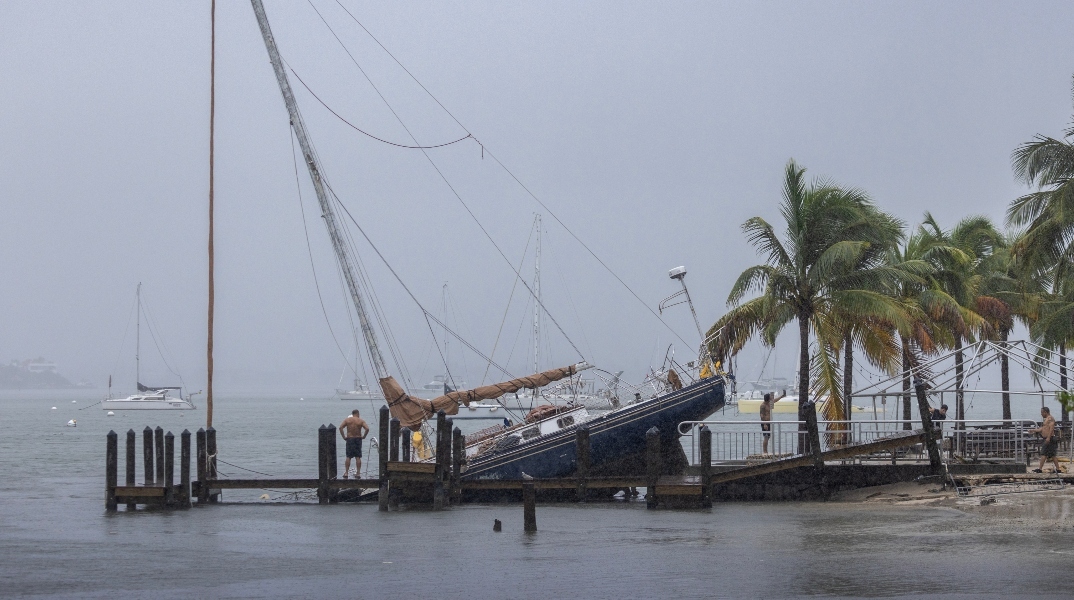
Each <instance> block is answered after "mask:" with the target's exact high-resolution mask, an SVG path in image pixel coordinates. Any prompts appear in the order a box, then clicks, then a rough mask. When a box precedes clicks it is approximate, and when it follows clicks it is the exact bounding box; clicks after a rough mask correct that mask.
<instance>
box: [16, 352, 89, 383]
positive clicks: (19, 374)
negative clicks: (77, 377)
mask: <svg viewBox="0 0 1074 600" xmlns="http://www.w3.org/2000/svg"><path fill="white" fill-rule="evenodd" d="M75 387H80V386H77V385H75V384H73V383H71V382H70V381H68V380H67V379H66V378H65V377H64V376H63V375H60V374H59V372H58V371H57V370H56V363H54V362H52V361H50V360H46V359H45V358H43V357H40V356H39V357H37V358H31V359H27V360H12V361H11V362H9V363H8V364H6V365H0V390H42V389H67V388H75Z"/></svg>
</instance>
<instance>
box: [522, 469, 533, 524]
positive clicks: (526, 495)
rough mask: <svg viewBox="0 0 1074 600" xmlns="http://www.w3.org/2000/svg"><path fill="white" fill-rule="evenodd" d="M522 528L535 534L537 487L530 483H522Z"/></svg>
mask: <svg viewBox="0 0 1074 600" xmlns="http://www.w3.org/2000/svg"><path fill="white" fill-rule="evenodd" d="M522 528H523V529H524V530H525V531H526V533H537V487H536V486H535V485H534V484H533V482H532V481H523V482H522Z"/></svg>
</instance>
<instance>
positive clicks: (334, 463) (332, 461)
mask: <svg viewBox="0 0 1074 600" xmlns="http://www.w3.org/2000/svg"><path fill="white" fill-rule="evenodd" d="M338 432H339V430H338V429H336V425H335V424H334V423H329V424H328V433H326V434H325V439H326V440H327V441H328V480H329V481H334V480H335V479H337V478H338V477H339V448H337V447H336V439H337V438H336V433H338ZM354 477H355V479H359V478H360V477H361V473H358V472H355V474H354ZM328 502H329V503H330V504H336V503H337V502H339V490H338V489H332V486H328Z"/></svg>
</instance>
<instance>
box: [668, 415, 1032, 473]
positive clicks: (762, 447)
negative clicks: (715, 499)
mask: <svg viewBox="0 0 1074 600" xmlns="http://www.w3.org/2000/svg"><path fill="white" fill-rule="evenodd" d="M702 425H704V426H707V427H708V428H709V430H710V431H711V432H712V464H713V465H724V466H742V465H752V464H759V463H763V462H768V461H771V460H777V459H780V458H788V457H791V456H797V455H798V449H799V444H800V443H801V441H802V437H801V434H802V433H803V431H802V429H804V426H805V423H804V422H803V421H760V420H757V421H742V420H706V421H684V422H682V423H680V424H679V433H680V434H681V435H682V436H683V437H682V443H683V448H684V449H685V450H686V453H687V456H688V458H689V460H690V464H692V465H696V464H698V463H699V461H700V458H701V457H700V455H701V452H700V448H701V445H700V429H701V426H702ZM817 425H818V428H819V429H820V434H821V435H820V442H821V451H822V452H824V451H828V450H836V449H839V448H844V447H847V446H850V445H854V444H866V443H870V442H875V441H880V440H883V439H885V438H890V437H893V436H898V435H904V434H906V433H908V432H909V431H912V430H915V429H920V428H921V422H920V421H913V420H910V421H906V420H901V419H888V420H858V421H819V422H818V424H817ZM934 425H935V426H936V427H937V428H938V429H940V430H941V431H942V442H941V446H940V447H941V449H942V451H943V452H944V454H945V455H946V458H947V459H948V460H950V461H957V462H989V463H992V462H995V463H1021V464H1025V463H1026V462H1027V461H1028V459H1029V455H1030V454H1031V453H1033V452H1034V451H1037V450H1039V446H1040V439H1039V437H1037V436H1034V435H1032V434H1029V433H1028V432H1029V430H1030V429H1032V428H1033V427H1034V426H1035V424H1034V423H1033V422H1031V421H1022V420H1011V421H1003V420H982V419H972V420H954V419H948V420H945V421H937V422H935V423H934ZM764 427H767V431H765V430H764V429H763V428H764ZM766 441H767V443H766ZM927 460H928V455H927V453H926V451H925V448H924V445H923V444H908V445H907V446H906V447H903V448H897V449H895V450H884V451H881V452H875V453H871V454H862V455H858V456H854V457H853V458H849V459H845V460H843V461H842V462H845V463H857V464H868V463H870V462H883V463H887V464H894V463H899V462H920V461H927Z"/></svg>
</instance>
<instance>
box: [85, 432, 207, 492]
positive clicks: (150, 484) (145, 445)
mask: <svg viewBox="0 0 1074 600" xmlns="http://www.w3.org/2000/svg"><path fill="white" fill-rule="evenodd" d="M137 437H138V436H137V434H136V433H135V432H134V430H133V429H130V430H128V431H127V444H126V456H125V461H124V462H125V467H126V473H125V475H126V478H125V482H124V483H125V485H122V486H120V485H119V436H118V435H117V434H116V432H115V431H109V432H108V434H107V436H106V443H105V501H104V503H105V508H106V509H107V510H109V511H115V510H118V508H119V505H120V504H126V506H127V510H134V509H135V508H137V505H138V504H151V505H158V506H164V507H169V508H189V507H190V505H191V481H190V462H191V456H190V437H191V434H190V431H188V430H185V429H184V430H183V432H182V433H181V434H180V443H179V447H180V450H179V483H178V484H176V483H175V435H174V434H172V432H170V431H169V432H167V433H165V432H164V430H163V429H161V428H160V427H157V428H156V429H155V430H154V429H150V428H149V427H148V426H147V427H146V428H145V429H144V430H142V464H143V469H144V479H143V483H142V485H140V486H139V485H138V483H137V478H136V471H137V457H136V450H137ZM197 477H198V481H199V482H201V483H202V485H200V486H199V496H198V502H199V503H205V502H215V501H216V500H217V497H216V496H214V495H211V494H210V486H209V485H207V483H208V481H210V480H212V479H215V478H216V430H215V429H213V428H212V427H210V428H209V429H208V430H205V429H199V430H198V432H197Z"/></svg>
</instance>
